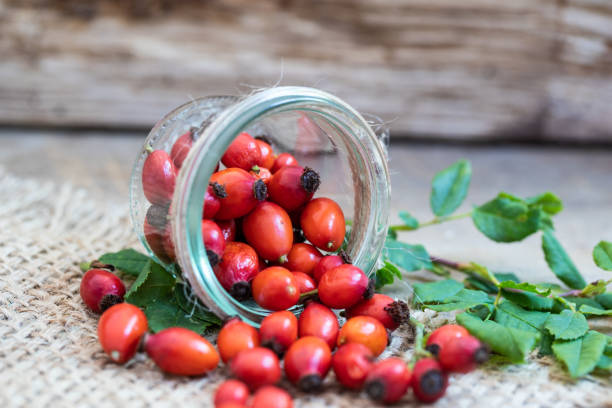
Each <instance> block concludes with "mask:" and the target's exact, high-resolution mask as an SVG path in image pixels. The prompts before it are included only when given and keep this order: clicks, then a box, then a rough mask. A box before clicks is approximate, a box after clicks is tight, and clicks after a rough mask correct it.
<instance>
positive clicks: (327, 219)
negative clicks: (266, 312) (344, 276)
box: [300, 198, 346, 252]
mask: <svg viewBox="0 0 612 408" xmlns="http://www.w3.org/2000/svg"><path fill="white" fill-rule="evenodd" d="M300 225H301V227H302V231H303V232H304V236H305V237H306V239H308V241H310V242H312V244H313V245H314V246H316V247H317V248H320V249H322V250H324V251H329V252H333V251H336V250H338V248H340V245H342V242H343V241H344V235H345V233H346V222H345V221H344V214H343V213H342V209H341V208H340V206H339V205H338V204H336V202H335V201H333V200H331V199H329V198H315V199H314V200H312V201H310V202H309V203H308V204H306V206H305V207H304V210H303V211H302V215H301V216H300Z"/></svg>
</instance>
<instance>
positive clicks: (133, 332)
mask: <svg viewBox="0 0 612 408" xmlns="http://www.w3.org/2000/svg"><path fill="white" fill-rule="evenodd" d="M146 331H147V317H146V316H145V314H144V313H143V311H142V310H140V309H139V308H138V307H136V306H134V305H131V304H129V303H119V304H117V305H115V306H112V307H111V308H109V309H108V310H106V312H104V313H103V314H102V317H100V321H99V322H98V339H99V340H100V344H101V345H102V349H104V352H105V353H106V354H108V355H109V356H110V358H111V360H113V361H114V362H115V363H119V364H123V363H125V362H126V361H128V360H130V359H131V358H132V357H134V355H135V354H136V350H137V349H138V345H139V343H140V339H141V338H142V336H143V335H144V334H145V333H146Z"/></svg>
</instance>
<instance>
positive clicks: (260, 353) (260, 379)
mask: <svg viewBox="0 0 612 408" xmlns="http://www.w3.org/2000/svg"><path fill="white" fill-rule="evenodd" d="M230 370H231V372H232V374H233V375H234V376H235V377H237V378H238V379H240V380H241V381H244V382H245V383H246V384H248V385H249V386H250V387H251V388H254V389H256V388H259V387H261V386H264V385H272V384H275V383H276V382H278V380H279V379H280V376H281V369H280V363H279V361H278V357H276V354H274V352H273V351H272V350H270V349H267V348H264V347H255V348H250V349H246V350H243V351H241V352H240V353H238V354H237V355H236V356H235V357H234V358H233V359H232V361H231V363H230Z"/></svg>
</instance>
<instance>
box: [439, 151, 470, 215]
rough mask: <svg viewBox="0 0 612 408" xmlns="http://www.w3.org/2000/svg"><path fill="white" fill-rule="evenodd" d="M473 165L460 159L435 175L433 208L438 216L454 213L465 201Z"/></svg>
mask: <svg viewBox="0 0 612 408" xmlns="http://www.w3.org/2000/svg"><path fill="white" fill-rule="evenodd" d="M471 178H472V165H471V164H470V162H469V161H467V160H459V161H458V162H456V163H455V164H453V165H451V166H450V167H448V168H446V169H444V170H442V171H441V172H439V173H438V174H436V175H435V177H434V179H433V181H432V183H431V197H430V203H431V209H432V211H433V212H434V214H436V216H438V217H443V216H445V215H449V214H452V213H453V212H454V211H455V210H456V209H457V208H459V206H460V205H461V203H462V202H463V200H464V199H465V196H466V195H467V192H468V188H469V187H470V180H471Z"/></svg>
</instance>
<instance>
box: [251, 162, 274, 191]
mask: <svg viewBox="0 0 612 408" xmlns="http://www.w3.org/2000/svg"><path fill="white" fill-rule="evenodd" d="M249 174H252V175H253V176H255V177H256V178H258V179H260V180H262V181H263V182H264V183H266V186H267V185H268V184H269V183H270V179H271V178H272V173H271V172H270V170H268V169H267V168H265V167H259V166H253V168H252V169H251V171H249Z"/></svg>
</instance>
